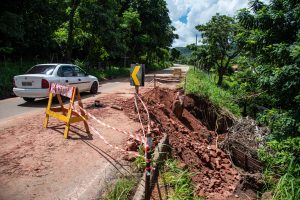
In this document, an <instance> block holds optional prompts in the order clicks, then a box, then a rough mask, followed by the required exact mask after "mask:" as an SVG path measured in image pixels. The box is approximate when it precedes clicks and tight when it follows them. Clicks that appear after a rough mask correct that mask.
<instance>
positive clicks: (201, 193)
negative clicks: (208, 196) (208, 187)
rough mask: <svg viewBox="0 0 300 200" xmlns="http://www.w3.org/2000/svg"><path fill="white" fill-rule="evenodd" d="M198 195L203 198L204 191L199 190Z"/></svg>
mask: <svg viewBox="0 0 300 200" xmlns="http://www.w3.org/2000/svg"><path fill="white" fill-rule="evenodd" d="M198 195H199V196H200V197H203V196H204V195H205V190H204V188H202V189H201V190H200V192H199V193H198Z"/></svg>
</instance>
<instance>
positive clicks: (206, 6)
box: [166, 0, 248, 47]
mask: <svg viewBox="0 0 300 200" xmlns="http://www.w3.org/2000/svg"><path fill="white" fill-rule="evenodd" d="M166 1H167V5H168V8H169V11H170V18H171V20H172V24H173V26H174V27H175V28H176V34H178V35H179V39H177V40H175V41H174V43H173V46H174V47H177V46H186V45H188V44H191V43H195V40H196V38H195V37H196V34H198V35H199V32H198V31H197V30H196V29H195V26H196V25H199V24H203V23H206V22H208V21H209V20H210V18H211V17H212V16H214V15H215V14H216V13H220V14H226V15H231V16H233V15H234V14H235V13H236V12H237V10H239V9H241V8H245V7H248V1H247V0H166ZM184 15H187V23H186V24H185V23H182V22H181V21H180V20H179V19H180V18H181V17H182V16H184Z"/></svg>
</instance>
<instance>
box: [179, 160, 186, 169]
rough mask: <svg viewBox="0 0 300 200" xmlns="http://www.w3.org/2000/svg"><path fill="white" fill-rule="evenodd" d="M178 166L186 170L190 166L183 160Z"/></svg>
mask: <svg viewBox="0 0 300 200" xmlns="http://www.w3.org/2000/svg"><path fill="white" fill-rule="evenodd" d="M178 168H180V169H183V170H185V169H187V168H188V166H187V164H185V163H183V162H181V163H179V165H178Z"/></svg>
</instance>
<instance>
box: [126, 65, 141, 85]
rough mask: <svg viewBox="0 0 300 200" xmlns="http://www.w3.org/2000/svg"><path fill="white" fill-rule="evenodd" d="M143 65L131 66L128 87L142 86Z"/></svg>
mask: <svg viewBox="0 0 300 200" xmlns="http://www.w3.org/2000/svg"><path fill="white" fill-rule="evenodd" d="M144 74H145V65H143V64H131V68H130V85H132V86H144V77H145V75H144Z"/></svg>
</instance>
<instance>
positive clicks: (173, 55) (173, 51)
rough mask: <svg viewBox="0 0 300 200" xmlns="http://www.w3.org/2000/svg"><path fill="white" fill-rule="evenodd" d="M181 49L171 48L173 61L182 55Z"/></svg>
mask: <svg viewBox="0 0 300 200" xmlns="http://www.w3.org/2000/svg"><path fill="white" fill-rule="evenodd" d="M180 54H181V53H180V51H178V50H177V49H176V48H172V49H171V59H172V61H175V60H177V59H178V58H179V57H180Z"/></svg>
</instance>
